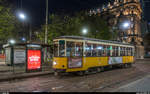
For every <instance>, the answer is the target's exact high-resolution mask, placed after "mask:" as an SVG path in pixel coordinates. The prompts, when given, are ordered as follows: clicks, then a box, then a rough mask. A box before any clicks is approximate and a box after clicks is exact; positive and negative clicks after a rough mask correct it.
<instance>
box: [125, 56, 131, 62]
mask: <svg viewBox="0 0 150 94" xmlns="http://www.w3.org/2000/svg"><path fill="white" fill-rule="evenodd" d="M123 63H133V56H123Z"/></svg>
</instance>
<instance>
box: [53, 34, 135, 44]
mask: <svg viewBox="0 0 150 94" xmlns="http://www.w3.org/2000/svg"><path fill="white" fill-rule="evenodd" d="M60 38H65V39H78V40H90V41H99V42H106V43H115V44H123V45H131V46H133V44H129V43H123V42H118V41H111V40H101V39H95V38H87V37H82V36H60V37H57V38H55V39H60Z"/></svg>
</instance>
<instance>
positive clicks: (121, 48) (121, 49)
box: [120, 47, 123, 56]
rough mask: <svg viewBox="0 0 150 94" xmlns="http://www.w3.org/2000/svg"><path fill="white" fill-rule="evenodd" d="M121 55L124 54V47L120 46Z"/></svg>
mask: <svg viewBox="0 0 150 94" xmlns="http://www.w3.org/2000/svg"><path fill="white" fill-rule="evenodd" d="M120 56H123V47H120Z"/></svg>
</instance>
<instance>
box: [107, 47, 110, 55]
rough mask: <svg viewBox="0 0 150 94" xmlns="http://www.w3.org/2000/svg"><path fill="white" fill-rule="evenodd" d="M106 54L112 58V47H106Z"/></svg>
mask: <svg viewBox="0 0 150 94" xmlns="http://www.w3.org/2000/svg"><path fill="white" fill-rule="evenodd" d="M106 50H107V51H106V52H107V56H110V46H106Z"/></svg>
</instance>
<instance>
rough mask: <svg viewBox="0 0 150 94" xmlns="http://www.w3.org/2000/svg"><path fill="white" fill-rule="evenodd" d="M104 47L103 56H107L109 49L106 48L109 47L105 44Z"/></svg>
mask: <svg viewBox="0 0 150 94" xmlns="http://www.w3.org/2000/svg"><path fill="white" fill-rule="evenodd" d="M103 48H104V49H103V54H102V56H107V50H106V49H107V47H106V45H104V46H103Z"/></svg>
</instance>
